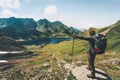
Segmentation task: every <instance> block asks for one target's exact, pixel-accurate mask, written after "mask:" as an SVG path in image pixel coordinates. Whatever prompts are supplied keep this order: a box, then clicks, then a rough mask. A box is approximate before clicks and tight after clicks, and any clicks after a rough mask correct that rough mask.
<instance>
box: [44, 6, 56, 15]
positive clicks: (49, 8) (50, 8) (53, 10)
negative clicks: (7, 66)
mask: <svg viewBox="0 0 120 80" xmlns="http://www.w3.org/2000/svg"><path fill="white" fill-rule="evenodd" d="M56 13H57V7H56V6H55V5H49V6H47V7H46V8H45V9H44V14H45V15H54V14H56Z"/></svg>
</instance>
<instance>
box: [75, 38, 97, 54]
mask: <svg viewBox="0 0 120 80" xmlns="http://www.w3.org/2000/svg"><path fill="white" fill-rule="evenodd" d="M77 38H79V39H81V40H86V41H88V42H89V44H90V47H89V52H91V51H92V50H93V49H94V46H95V39H94V38H93V36H90V37H83V36H79V37H77ZM92 52H93V51H92Z"/></svg>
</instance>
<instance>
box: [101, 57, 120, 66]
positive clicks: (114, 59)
mask: <svg viewBox="0 0 120 80" xmlns="http://www.w3.org/2000/svg"><path fill="white" fill-rule="evenodd" d="M101 63H109V64H113V65H120V59H118V58H113V59H109V60H104V61H101Z"/></svg>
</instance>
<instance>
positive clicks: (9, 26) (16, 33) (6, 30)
mask: <svg viewBox="0 0 120 80" xmlns="http://www.w3.org/2000/svg"><path fill="white" fill-rule="evenodd" d="M36 27H37V24H36V22H35V21H34V19H32V18H15V17H10V18H0V34H2V35H5V36H9V37H12V38H15V39H19V38H23V39H24V38H25V39H27V38H30V37H32V34H31V33H30V32H35V31H36V32H37V30H36ZM33 35H34V34H33Z"/></svg>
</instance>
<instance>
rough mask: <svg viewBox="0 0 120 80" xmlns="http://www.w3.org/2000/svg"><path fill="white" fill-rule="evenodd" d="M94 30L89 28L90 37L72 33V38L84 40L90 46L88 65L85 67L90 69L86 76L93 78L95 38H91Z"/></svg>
mask: <svg viewBox="0 0 120 80" xmlns="http://www.w3.org/2000/svg"><path fill="white" fill-rule="evenodd" d="M95 34H96V33H95V31H94V30H89V35H90V37H83V36H77V35H76V34H73V38H75V39H81V40H86V41H88V42H89V43H90V47H89V51H88V53H89V57H88V62H89V64H88V66H87V67H86V68H87V69H88V70H90V71H91V74H88V75H87V76H88V77H89V78H95V66H94V61H95V57H96V54H95V52H94V50H95V49H94V46H95V39H94V38H93V37H94V36H95Z"/></svg>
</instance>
